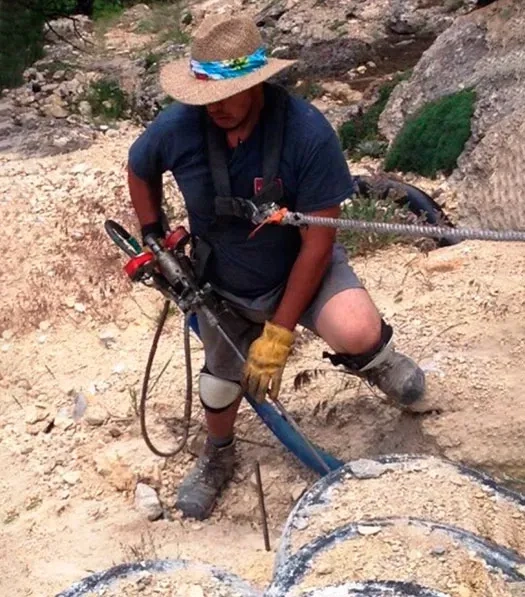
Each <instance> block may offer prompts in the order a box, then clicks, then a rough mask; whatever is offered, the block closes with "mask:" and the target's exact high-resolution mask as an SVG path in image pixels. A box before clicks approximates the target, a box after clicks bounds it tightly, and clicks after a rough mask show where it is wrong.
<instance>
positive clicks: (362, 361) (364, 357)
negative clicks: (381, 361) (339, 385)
mask: <svg viewBox="0 0 525 597" xmlns="http://www.w3.org/2000/svg"><path fill="white" fill-rule="evenodd" d="M393 335H394V330H393V328H392V326H390V325H388V324H387V323H386V322H385V321H384V320H383V319H381V337H380V338H379V342H378V343H377V344H376V346H374V347H373V348H372V349H371V350H369V351H368V352H364V353H362V354H357V355H352V354H344V353H336V354H331V353H329V352H326V351H324V352H323V359H329V360H330V361H331V363H332V365H334V366H336V367H337V366H338V365H343V366H344V367H346V368H347V369H349V370H350V371H355V372H358V371H361V370H362V369H363V368H365V367H366V366H367V365H369V364H370V363H371V362H372V361H373V360H374V359H376V358H377V357H378V356H379V355H380V354H381V352H383V350H384V349H385V348H386V347H387V346H388V345H389V344H390V342H391V340H392V336H393Z"/></svg>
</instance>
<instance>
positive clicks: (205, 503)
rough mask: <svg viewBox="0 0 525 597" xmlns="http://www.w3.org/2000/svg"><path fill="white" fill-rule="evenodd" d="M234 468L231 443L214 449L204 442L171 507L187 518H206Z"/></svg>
mask: <svg viewBox="0 0 525 597" xmlns="http://www.w3.org/2000/svg"><path fill="white" fill-rule="evenodd" d="M234 468H235V440H233V441H232V443H231V444H229V445H228V446H225V447H224V448H217V447H216V446H214V445H213V444H212V443H211V442H210V441H209V439H207V440H206V443H205V445H204V450H203V453H202V454H201V456H200V457H199V459H198V460H197V463H196V464H195V466H194V467H193V469H192V470H191V471H190V472H189V474H188V475H187V477H186V478H185V479H184V481H183V482H182V483H181V485H180V487H179V491H178V494H177V500H176V501H175V507H176V508H177V509H178V510H181V511H182V513H183V515H184V516H186V517H189V518H196V519H197V520H204V519H206V518H208V517H209V516H210V514H211V513H212V511H213V508H214V507H215V504H216V501H217V498H218V497H219V495H220V493H221V491H222V490H223V489H224V487H225V485H226V484H227V483H228V481H230V480H231V478H232V477H233V472H234Z"/></svg>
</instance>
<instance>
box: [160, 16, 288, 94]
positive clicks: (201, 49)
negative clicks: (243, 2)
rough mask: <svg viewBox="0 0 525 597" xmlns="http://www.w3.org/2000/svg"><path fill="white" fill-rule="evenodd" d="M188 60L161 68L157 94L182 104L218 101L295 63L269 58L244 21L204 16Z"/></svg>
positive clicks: (251, 25) (256, 32)
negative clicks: (168, 96)
mask: <svg viewBox="0 0 525 597" xmlns="http://www.w3.org/2000/svg"><path fill="white" fill-rule="evenodd" d="M190 53H191V56H190V59H189V60H188V59H187V58H185V59H181V60H177V61H175V62H172V63H170V64H167V65H166V66H164V67H163V68H162V70H161V72H160V84H161V87H162V89H163V90H164V91H165V92H166V93H167V94H168V95H170V96H171V97H172V98H173V99H175V100H177V101H179V102H181V103H183V104H193V105H201V106H202V105H204V104H209V103H213V102H217V101H220V100H222V99H225V98H227V97H230V96H232V95H235V94H236V93H240V92H241V91H244V90H245V89H248V88H250V87H253V86H254V85H257V84H258V83H262V82H263V81H265V80H266V79H268V78H270V77H272V76H273V75H276V74H277V73H278V72H280V71H281V70H283V69H285V68H288V67H289V66H291V65H292V64H294V63H295V62H296V61H295V60H283V59H278V58H269V57H267V56H266V52H265V50H264V47H263V42H262V37H261V34H260V32H259V29H258V28H257V26H256V25H255V23H254V22H252V21H251V20H250V19H248V18H246V17H225V16H217V15H213V16H209V17H207V18H206V19H205V20H204V21H203V22H202V23H201V25H200V26H199V27H198V28H197V29H196V31H195V34H194V37H193V40H192V45H191V51H190Z"/></svg>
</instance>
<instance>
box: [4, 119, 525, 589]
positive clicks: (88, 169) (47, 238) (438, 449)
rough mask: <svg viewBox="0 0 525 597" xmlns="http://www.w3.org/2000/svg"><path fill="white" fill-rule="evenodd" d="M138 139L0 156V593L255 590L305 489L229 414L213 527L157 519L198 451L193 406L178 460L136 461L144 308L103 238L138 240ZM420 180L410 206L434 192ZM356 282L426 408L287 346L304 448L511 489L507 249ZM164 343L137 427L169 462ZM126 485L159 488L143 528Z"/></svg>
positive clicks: (460, 249) (177, 375) (518, 294)
mask: <svg viewBox="0 0 525 597" xmlns="http://www.w3.org/2000/svg"><path fill="white" fill-rule="evenodd" d="M138 132H139V130H138V129H137V128H135V127H132V126H123V127H122V128H121V130H120V131H119V133H118V134H117V135H116V136H112V137H108V136H106V135H104V134H103V133H100V134H99V136H98V138H97V139H96V141H95V143H94V145H93V146H92V147H90V148H89V149H86V150H82V151H77V152H73V153H70V154H67V155H61V156H54V157H45V158H34V159H31V160H26V159H24V157H23V156H17V155H7V154H3V155H1V156H0V218H1V220H2V221H3V222H4V223H5V224H6V225H7V234H5V233H4V234H3V235H1V236H0V250H1V252H2V255H3V256H4V259H3V268H2V270H1V271H0V284H1V286H2V301H1V302H0V455H1V459H2V465H3V466H2V469H3V470H2V472H3V474H2V476H1V478H0V537H1V540H0V593H1V594H5V595H10V596H12V597H18V596H29V595H31V596H38V597H49V596H51V595H54V594H56V593H57V592H59V591H60V590H63V589H65V588H67V587H68V586H70V585H71V583H73V582H75V581H77V580H79V579H81V578H83V577H85V576H87V575H88V574H90V573H91V572H93V571H98V570H101V569H105V568H107V567H109V566H111V565H113V564H115V563H120V562H129V561H132V560H140V559H144V558H150V557H160V558H164V557H170V558H179V557H180V558H189V559H192V560H195V561H201V562H206V563H213V564H216V565H217V566H221V567H223V568H224V569H226V570H229V571H231V572H234V573H236V574H238V575H240V576H242V577H243V578H244V579H246V580H247V581H249V582H251V583H252V584H253V586H254V587H258V588H263V587H265V586H266V585H267V584H268V583H269V581H270V579H271V575H272V566H273V561H274V552H275V549H276V547H277V543H278V539H279V536H280V530H281V528H282V525H283V523H284V521H285V519H286V517H287V515H288V514H289V512H290V510H291V508H292V507H293V504H294V503H295V501H296V500H297V499H298V498H299V497H300V495H301V493H302V492H303V491H304V490H305V489H306V488H307V487H308V486H309V485H310V484H311V483H313V482H314V481H315V479H316V475H315V474H313V473H312V472H311V471H308V470H306V469H305V468H304V467H303V466H302V465H301V464H300V463H298V462H297V461H296V460H295V459H294V457H293V456H292V455H291V454H289V453H287V452H286V451H285V450H284V448H283V447H282V446H281V445H280V444H279V443H278V442H277V440H276V439H275V438H274V437H273V436H272V434H271V433H270V432H269V431H268V430H267V429H266V428H265V427H264V426H263V424H262V423H261V421H260V420H259V419H258V418H257V417H256V416H255V415H254V413H253V411H252V410H251V408H250V407H249V405H244V406H243V407H242V408H241V412H240V415H239V424H238V433H239V439H240V442H239V467H238V471H237V473H236V476H235V479H234V482H233V483H232V484H231V486H230V487H229V488H228V490H227V491H226V492H225V494H224V495H223V497H222V498H221V501H220V504H219V506H218V508H217V510H216V511H215V512H214V514H213V516H212V518H211V519H210V520H209V521H207V522H205V523H196V522H191V521H183V520H181V519H180V517H179V515H178V513H177V512H176V511H175V510H174V509H173V508H172V501H173V496H174V495H175V492H176V488H177V485H178V483H179V482H180V480H181V479H182V477H183V476H184V474H185V473H186V472H187V471H188V470H189V468H190V467H191V466H192V464H193V462H194V458H195V457H194V454H195V452H196V451H197V450H198V446H199V443H200V441H201V440H202V438H203V436H204V429H203V427H202V423H203V419H202V409H201V407H200V404H199V402H198V399H197V397H196V396H194V409H193V424H192V429H191V435H190V442H189V444H188V450H186V451H185V452H183V453H182V454H181V455H179V456H177V457H176V458H174V459H168V460H165V459H162V458H158V457H156V456H154V455H153V454H152V453H150V452H149V451H148V449H147V447H146V446H145V444H144V441H143V439H142V437H141V435H140V428H139V422H138V417H137V414H136V409H135V406H136V398H137V396H138V395H139V394H140V389H141V382H142V374H143V370H144V366H145V364H146V359H147V354H148V351H149V348H150V344H151V340H152V338H153V333H154V329H155V326H156V319H157V317H158V314H159V311H160V308H161V306H162V300H161V299H160V297H158V296H157V295H156V294H155V292H154V291H153V290H149V289H145V288H141V287H140V288H139V287H132V286H131V284H129V283H128V281H127V280H126V278H125V276H124V275H123V272H122V266H123V264H124V261H125V259H124V258H123V256H122V254H121V253H119V252H118V250H117V249H116V248H115V247H114V245H113V244H112V243H111V242H110V240H109V239H108V237H107V236H106V235H105V232H104V230H103V222H104V220H105V219H106V218H108V217H110V218H114V219H117V220H118V221H120V222H121V223H123V224H124V225H125V226H126V227H128V228H129V229H131V230H132V231H136V223H135V220H134V218H133V214H132V213H131V210H130V205H129V199H128V196H127V190H126V179H125V163H126V154H127V149H128V147H129V145H130V143H131V141H132V140H133V139H134V138H135V136H136V135H137V134H138ZM352 169H353V171H354V172H357V171H358V170H357V168H352ZM420 182H421V184H422V186H423V188H425V189H432V187H433V184H434V183H430V182H428V181H420ZM167 196H168V201H169V205H170V214H171V215H172V221H174V222H175V221H181V220H182V219H183V213H182V212H181V208H180V201H179V200H178V199H177V194H176V189H175V188H174V186H173V184H172V183H171V182H169V183H168V186H167ZM354 266H355V268H356V270H357V272H358V274H359V275H360V276H361V278H362V279H363V280H364V282H365V283H366V286H367V288H368V289H369V291H370V293H371V294H372V297H373V299H374V300H375V302H376V304H377V305H378V307H379V308H380V310H381V312H382V313H383V315H384V317H385V318H386V319H387V320H388V321H389V322H390V323H392V324H393V325H394V327H395V333H396V342H397V346H398V348H399V349H400V350H402V351H405V352H407V353H408V354H410V355H412V356H413V357H414V358H416V359H417V360H418V361H419V362H420V363H421V364H422V366H423V367H424V368H425V370H426V371H427V375H428V385H429V401H430V402H431V403H432V404H433V405H434V407H435V411H434V412H432V413H430V414H425V415H421V416H413V415H409V414H406V413H402V412H401V411H400V410H398V409H397V408H395V407H394V406H392V405H390V404H388V403H387V402H386V401H385V400H384V398H383V397H382V396H381V395H379V393H377V392H374V391H372V390H371V389H370V388H368V387H366V386H365V385H364V384H362V383H359V382H358V381H356V380H355V379H354V378H351V377H348V376H346V375H342V374H341V373H339V372H336V371H335V370H334V369H333V368H330V366H329V363H328V362H327V361H323V359H322V358H321V354H322V351H323V349H324V348H325V347H324V346H323V344H322V343H321V342H320V341H319V340H318V339H315V338H312V337H311V336H310V335H308V334H302V336H301V338H300V341H299V342H298V344H297V347H296V349H295V352H294V354H293V356H292V358H291V359H290V361H289V364H288V366H287V369H286V372H285V376H284V381H283V389H282V394H281V399H282V401H283V403H284V404H285V405H286V407H287V408H288V409H289V410H290V412H291V413H292V414H293V415H294V417H295V418H296V419H297V421H299V423H300V425H301V427H302V429H303V430H304V431H305V433H306V434H307V435H308V437H310V438H311V439H312V440H314V441H315V442H317V443H318V444H319V445H320V446H322V447H323V448H324V449H326V450H328V451H330V452H332V453H333V454H334V455H336V456H337V457H339V458H340V459H342V460H344V461H347V460H350V459H354V458H361V457H373V456H376V455H379V454H385V453H392V452H395V453H428V454H436V455H444V456H446V457H448V458H452V459H455V460H458V461H462V462H465V463H467V464H469V465H471V466H477V467H480V468H482V469H484V470H487V471H489V472H492V473H494V474H497V475H498V476H499V477H501V478H503V479H504V480H505V481H507V482H509V483H512V484H513V486H514V487H517V488H522V487H523V484H525V452H524V450H523V445H524V441H525V440H524V434H525V432H524V429H525V397H524V395H523V392H522V388H523V386H524V382H525V372H524V371H523V369H522V361H523V358H522V353H523V346H524V339H525V324H524V323H523V316H522V313H523V304H524V300H525V299H524V294H523V289H522V285H523V283H522V281H523V278H524V274H525V260H524V258H523V246H522V245H520V244H512V243H483V242H464V243H461V244H460V245H457V246H455V247H452V248H447V249H440V250H437V251H433V252H431V253H429V254H428V255H426V254H424V253H422V252H421V251H420V250H418V249H417V248H415V247H412V246H393V247H390V248H387V249H383V250H380V251H378V252H377V253H375V254H374V255H371V256H368V257H366V258H359V259H356V260H355V262H354ZM341 317H351V314H341ZM181 329H182V328H181V318H180V316H179V314H174V315H173V316H172V317H171V318H170V319H169V321H168V324H167V328H166V332H165V334H164V336H163V338H162V341H161V344H160V347H159V357H158V360H157V361H156V365H155V368H154V372H153V379H156V377H157V375H158V373H159V372H160V370H161V369H162V367H163V366H164V364H165V363H166V362H167V361H168V360H169V364H168V366H167V369H166V372H165V374H164V375H163V377H162V378H161V379H160V381H159V382H158V384H157V385H156V387H155V389H154V392H153V396H152V399H151V404H150V410H149V413H150V417H149V421H150V428H151V432H152V435H153V437H154V439H155V441H156V442H157V443H158V444H159V446H161V447H173V445H174V443H175V441H176V440H177V438H178V437H180V434H181V429H182V428H181V425H180V418H181V416H182V405H183V401H184V389H185V374H184V367H183V361H182V358H183V349H182V333H181ZM192 356H193V365H194V381H195V379H196V372H197V371H198V368H199V365H200V363H201V362H202V357H203V355H202V350H201V347H200V344H199V342H198V340H197V339H196V338H193V339H192ZM313 369H322V370H323V371H324V374H319V376H318V377H317V379H312V381H311V383H309V384H308V385H306V386H303V387H301V388H299V389H294V379H295V377H296V375H297V374H299V373H301V372H304V371H305V370H313ZM312 377H314V376H312ZM170 429H171V431H170ZM190 449H191V452H190ZM255 460H259V462H260V463H261V468H262V477H263V484H264V490H265V496H266V506H267V511H268V516H269V524H270V533H271V546H272V550H271V551H270V552H266V551H265V550H264V543H263V536H262V532H261V525H260V517H259V510H258V502H257V494H256V491H255V486H254V477H253V465H254V462H255ZM510 477H512V479H510ZM138 481H141V482H144V483H147V484H148V485H150V486H151V487H153V488H155V489H156V490H157V491H158V493H159V496H160V499H161V502H162V505H163V508H164V518H163V519H161V520H157V521H155V522H150V521H148V520H146V519H145V517H144V515H143V514H142V513H141V512H140V511H139V510H138V509H137V508H136V507H135V503H134V490H135V486H136V483H137V482H138ZM431 491H432V489H430V492H431Z"/></svg>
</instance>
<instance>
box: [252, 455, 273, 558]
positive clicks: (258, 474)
mask: <svg viewBox="0 0 525 597" xmlns="http://www.w3.org/2000/svg"><path fill="white" fill-rule="evenodd" d="M255 481H256V485H257V497H258V498H259V509H260V510H261V523H262V529H263V537H264V547H265V549H266V551H270V550H271V547H270V534H269V532H268V518H267V516H266V508H265V506H264V492H263V487H262V479H261V467H260V465H259V461H258V460H256V461H255Z"/></svg>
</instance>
